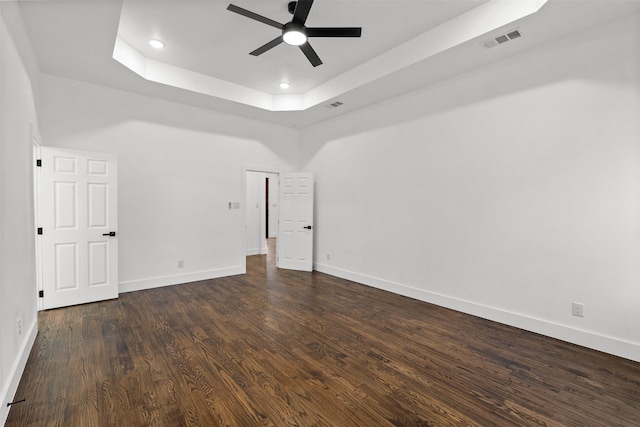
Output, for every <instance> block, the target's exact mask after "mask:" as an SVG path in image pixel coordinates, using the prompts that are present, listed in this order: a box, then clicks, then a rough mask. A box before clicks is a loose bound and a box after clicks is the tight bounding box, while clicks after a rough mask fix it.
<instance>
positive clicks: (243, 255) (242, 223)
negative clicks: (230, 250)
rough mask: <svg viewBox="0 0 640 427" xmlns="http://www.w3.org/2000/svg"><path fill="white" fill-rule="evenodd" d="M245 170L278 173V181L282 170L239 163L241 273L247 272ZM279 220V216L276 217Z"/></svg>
mask: <svg viewBox="0 0 640 427" xmlns="http://www.w3.org/2000/svg"><path fill="white" fill-rule="evenodd" d="M247 172H260V173H269V174H274V175H278V181H280V174H281V173H282V171H281V170H280V169H278V168H272V167H269V166H256V165H246V164H243V165H241V181H240V182H241V185H240V188H241V191H240V192H241V194H240V216H241V218H242V219H241V220H240V221H239V222H240V255H241V256H240V259H241V262H240V267H241V269H242V274H245V273H246V272H247V241H246V238H247V236H246V229H247V211H246V209H247V208H246V206H245V205H246V200H247ZM279 215H280V211H279V210H278V216H279ZM278 220H279V218H278ZM277 253H278V239H276V257H277ZM277 265H278V261H277V258H276V266H277Z"/></svg>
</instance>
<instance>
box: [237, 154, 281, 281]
mask: <svg viewBox="0 0 640 427" xmlns="http://www.w3.org/2000/svg"><path fill="white" fill-rule="evenodd" d="M278 185H279V171H277V170H274V169H273V168H268V167H250V166H243V167H242V190H243V191H242V193H243V194H242V199H241V200H242V203H241V206H242V208H243V209H242V213H241V214H242V219H243V227H242V231H243V237H242V243H243V245H242V246H243V247H242V263H243V267H244V271H246V257H247V256H252V255H265V254H267V251H273V252H274V253H273V254H271V253H270V254H269V255H274V256H275V254H276V252H275V251H276V250H277V234H278V216H279V212H278V208H279V206H278V205H279V203H278V192H279V186H278ZM268 241H269V243H267V242H268Z"/></svg>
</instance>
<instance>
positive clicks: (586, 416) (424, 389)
mask: <svg viewBox="0 0 640 427" xmlns="http://www.w3.org/2000/svg"><path fill="white" fill-rule="evenodd" d="M272 243H273V242H271V246H270V248H269V249H270V251H273V249H274V248H273V246H272ZM639 396H640V364H639V363H637V362H632V361H630V360H625V359H622V358H618V357H615V356H611V355H607V354H604V353H601V352H597V351H593V350H589V349H585V348H582V347H579V346H575V345H571V344H568V343H565V342H562V341H558V340H554V339H551V338H548V337H543V336H541V335H537V334H533V333H529V332H526V331H523V330H520V329H516V328H512V327H508V326H505V325H501V324H498V323H494V322H490V321H487V320H483V319H479V318H477V317H473V316H469V315H465V314H462V313H459V312H455V311H452V310H447V309H444V308H441V307H437V306H434V305H431V304H426V303H424V302H420V301H416V300H413V299H410V298H405V297H402V296H398V295H394V294H391V293H388V292H384V291H381V290H377V289H373V288H370V287H367V286H363V285H359V284H357V283H354V282H350V281H347V280H342V279H338V278H335V277H331V276H328V275H325V274H321V273H315V272H314V273H304V272H294V271H287V270H278V269H276V268H275V267H274V265H273V261H272V259H270V257H269V256H253V257H249V258H248V260H247V274H246V275H240V276H234V277H226V278H221V279H216V280H207V281H202V282H196V283H189V284H184V285H179V286H170V287H165V288H158V289H152V290H148V291H140V292H132V293H127V294H123V295H121V296H120V298H119V299H117V300H112V301H105V302H100V303H93V304H87V305H82V306H75V307H68V308H64V309H57V310H49V311H45V312H41V313H40V314H39V333H38V336H37V338H36V343H35V345H34V347H33V350H32V352H31V355H30V357H29V361H28V363H27V367H26V370H25V373H24V375H23V378H22V381H21V383H20V386H19V389H18V392H17V395H16V398H17V399H21V398H25V399H26V401H25V402H24V403H21V404H17V405H15V406H14V407H12V409H11V411H10V414H9V418H8V420H7V423H6V426H11V427H13V426H38V427H39V426H65V427H68V426H72V427H73V426H92V427H93V426H172V427H173V426H241V427H245V426H274V427H280V426H339V427H349V426H375V427H379V426H380V427H384V426H389V427H393V426H395V427H399V426H595V427H598V426H603V427H611V426H625V427H627V426H635V427H637V426H640V398H639Z"/></svg>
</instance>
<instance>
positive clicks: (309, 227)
mask: <svg viewBox="0 0 640 427" xmlns="http://www.w3.org/2000/svg"><path fill="white" fill-rule="evenodd" d="M302 228H306V229H307V230H311V226H310V225H307V226H306V227H302Z"/></svg>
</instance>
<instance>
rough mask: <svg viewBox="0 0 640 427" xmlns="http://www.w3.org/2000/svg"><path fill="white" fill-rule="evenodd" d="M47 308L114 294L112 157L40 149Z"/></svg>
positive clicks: (115, 216) (115, 225)
mask: <svg viewBox="0 0 640 427" xmlns="http://www.w3.org/2000/svg"><path fill="white" fill-rule="evenodd" d="M41 159H42V165H41V171H40V203H39V209H40V218H41V226H42V236H41V245H42V246H41V248H42V286H43V291H44V294H43V295H42V296H43V299H44V304H43V307H44V308H45V309H49V308H55V307H63V306H69V305H75V304H83V303H87V302H93V301H100V300H105V299H112V298H117V297H118V238H117V230H118V207H117V202H118V195H117V179H118V176H117V173H118V171H117V163H116V157H115V155H111V154H106V153H93V152H86V151H77V150H67V149H59V148H50V147H42V149H41Z"/></svg>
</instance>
